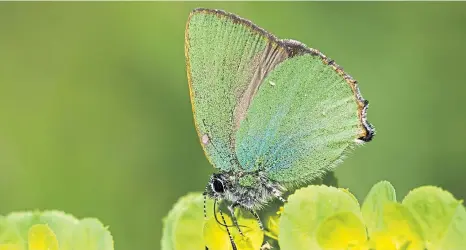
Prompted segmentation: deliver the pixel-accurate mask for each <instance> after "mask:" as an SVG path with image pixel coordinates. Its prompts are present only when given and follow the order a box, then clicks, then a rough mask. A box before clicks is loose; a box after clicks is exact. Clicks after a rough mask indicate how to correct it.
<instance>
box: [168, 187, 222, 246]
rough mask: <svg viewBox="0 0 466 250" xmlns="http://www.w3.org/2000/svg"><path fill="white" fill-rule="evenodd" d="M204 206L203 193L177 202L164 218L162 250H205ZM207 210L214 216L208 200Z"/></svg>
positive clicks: (211, 203)
mask: <svg viewBox="0 0 466 250" xmlns="http://www.w3.org/2000/svg"><path fill="white" fill-rule="evenodd" d="M203 206H204V199H203V196H202V194H201V193H191V194H188V195H186V196H184V197H182V198H180V199H179V200H178V201H177V203H176V204H175V206H174V207H173V208H172V210H170V212H169V214H168V215H167V217H165V218H164V222H163V225H164V229H163V236H162V250H175V249H180V250H181V249H205V243H204V236H203V228H204V215H203V214H204V213H203ZM206 209H207V210H206V211H208V212H210V214H212V211H213V202H212V201H211V200H207V208H206Z"/></svg>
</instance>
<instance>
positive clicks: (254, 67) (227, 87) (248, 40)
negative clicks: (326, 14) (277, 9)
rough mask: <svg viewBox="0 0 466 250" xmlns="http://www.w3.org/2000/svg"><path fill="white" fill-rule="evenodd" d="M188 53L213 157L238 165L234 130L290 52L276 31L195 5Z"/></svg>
mask: <svg viewBox="0 0 466 250" xmlns="http://www.w3.org/2000/svg"><path fill="white" fill-rule="evenodd" d="M185 53H186V64H187V74H188V81H189V85H190V95H191V103H192V108H193V113H194V121H195V125H196V129H197V132H198V135H199V138H200V142H201V144H202V146H203V148H204V152H205V153H206V156H207V157H208V159H209V160H210V162H211V163H212V164H213V165H214V166H215V167H217V168H220V169H221V170H224V171H228V170H230V169H231V168H234V167H240V166H239V165H238V161H237V157H236V152H235V146H236V143H235V139H236V138H235V136H236V131H237V130H238V128H239V125H240V123H241V121H242V120H243V119H244V118H245V116H246V112H247V110H248V108H249V105H250V103H251V100H252V99H253V97H254V95H255V94H256V92H257V90H258V89H259V86H260V84H261V83H262V82H263V79H264V77H265V76H266V75H267V74H268V73H269V72H270V71H271V70H272V69H273V68H274V67H275V66H276V65H277V64H279V63H280V62H282V61H283V60H284V59H286V58H288V57H289V53H288V50H287V48H286V47H284V46H283V45H282V44H280V43H279V42H278V41H277V40H276V38H275V37H273V36H272V35H269V34H268V33H266V32H265V31H263V30H262V29H260V28H258V27H256V26H254V25H253V24H252V23H250V22H249V21H247V20H245V19H241V18H239V17H237V16H234V15H232V14H227V13H225V12H222V11H217V10H206V9H197V10H194V11H193V12H192V13H191V15H190V17H189V19H188V23H187V26H186V34H185Z"/></svg>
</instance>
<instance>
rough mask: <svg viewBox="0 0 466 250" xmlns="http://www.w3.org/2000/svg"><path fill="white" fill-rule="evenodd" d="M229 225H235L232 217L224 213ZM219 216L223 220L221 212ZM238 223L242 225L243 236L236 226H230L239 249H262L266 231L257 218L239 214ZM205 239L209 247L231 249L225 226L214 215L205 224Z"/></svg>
mask: <svg viewBox="0 0 466 250" xmlns="http://www.w3.org/2000/svg"><path fill="white" fill-rule="evenodd" d="M223 216H224V218H225V221H226V224H227V225H233V223H232V220H231V218H230V217H229V216H228V215H226V214H224V215H223ZM217 218H218V219H219V221H222V220H221V218H222V217H221V215H220V213H217ZM238 224H239V225H240V227H241V231H242V232H243V234H244V236H242V235H241V234H240V233H239V232H238V230H237V228H236V227H235V226H231V227H229V228H228V230H229V231H230V234H231V235H232V237H233V241H234V242H235V244H236V246H237V249H238V250H257V249H260V247H261V245H262V242H263V241H264V233H263V232H262V230H261V229H260V227H259V224H258V223H257V221H256V219H251V218H244V217H242V216H238ZM204 240H205V245H206V246H207V247H208V248H209V249H215V250H231V249H232V246H231V242H230V238H229V236H228V232H227V230H226V228H225V226H223V225H221V224H219V223H218V222H217V220H216V219H215V217H214V216H212V217H211V218H209V219H208V220H207V221H206V223H205V224H204Z"/></svg>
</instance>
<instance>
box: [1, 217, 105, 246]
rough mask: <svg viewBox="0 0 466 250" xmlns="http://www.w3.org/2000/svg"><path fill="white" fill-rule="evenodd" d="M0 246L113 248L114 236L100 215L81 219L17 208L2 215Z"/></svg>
mask: <svg viewBox="0 0 466 250" xmlns="http://www.w3.org/2000/svg"><path fill="white" fill-rule="evenodd" d="M0 249H2V250H3V249H8V250H23V249H24V250H25V249H29V250H76V249H86V250H113V238H112V235H111V234H110V232H109V231H108V229H107V228H106V227H105V226H104V225H102V223H101V222H100V221H98V220H97V219H93V218H85V219H82V220H78V219H76V218H74V217H73V216H71V215H68V214H65V213H63V212H59V211H45V212H38V211H36V212H16V213H11V214H9V215H7V216H0Z"/></svg>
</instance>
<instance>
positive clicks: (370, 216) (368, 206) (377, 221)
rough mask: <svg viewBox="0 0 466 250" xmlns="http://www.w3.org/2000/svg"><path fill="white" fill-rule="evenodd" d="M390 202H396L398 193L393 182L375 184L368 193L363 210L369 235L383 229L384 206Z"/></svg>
mask: <svg viewBox="0 0 466 250" xmlns="http://www.w3.org/2000/svg"><path fill="white" fill-rule="evenodd" d="M389 202H396V194H395V189H394V188H393V186H392V184H390V182H388V181H381V182H379V183H377V184H375V185H374V186H373V187H372V188H371V190H370V191H369V194H367V196H366V199H365V200H364V203H363V205H362V208H361V212H362V216H363V218H364V221H365V223H366V227H367V230H368V232H369V235H371V234H372V233H373V232H374V231H377V230H381V229H382V226H383V225H382V224H383V208H384V206H385V204H387V203H389Z"/></svg>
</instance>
